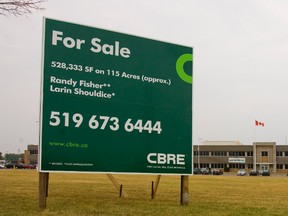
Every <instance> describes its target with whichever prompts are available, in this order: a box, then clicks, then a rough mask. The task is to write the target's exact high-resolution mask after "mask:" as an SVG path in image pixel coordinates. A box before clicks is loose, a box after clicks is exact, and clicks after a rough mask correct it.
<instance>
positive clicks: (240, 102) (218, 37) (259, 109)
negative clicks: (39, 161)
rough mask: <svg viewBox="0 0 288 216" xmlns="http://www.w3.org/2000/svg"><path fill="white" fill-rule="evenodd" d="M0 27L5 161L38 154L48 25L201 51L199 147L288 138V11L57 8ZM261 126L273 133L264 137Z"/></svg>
mask: <svg viewBox="0 0 288 216" xmlns="http://www.w3.org/2000/svg"><path fill="white" fill-rule="evenodd" d="M43 6H44V7H45V8H46V10H44V11H42V12H38V13H34V15H29V16H22V17H13V16H9V17H5V16H1V17H0V25H1V33H0V71H1V79H0V97H1V106H0V130H1V133H0V152H3V153H7V152H9V153H11V152H17V151H18V149H20V151H21V152H22V151H23V150H24V149H25V148H26V146H27V145H28V144H38V123H37V121H38V119H39V103H40V75H41V46H42V45H41V42H42V17H43V16H47V17H49V18H53V19H59V20H64V21H68V22H74V23H79V24H83V25H88V26H94V27H98V28H104V29H109V30H114V31H120V32H124V33H128V34H133V35H137V36H143V37H148V38H153V39H157V40H162V41H168V42H172V43H177V44H183V45H187V46H192V47H193V48H194V56H193V60H194V63H193V64H194V65H193V69H194V70H193V72H194V75H193V84H194V86H193V88H194V89H193V91H194V92H193V93H194V98H193V117H194V119H193V142H194V143H195V144H197V143H198V138H202V139H204V140H239V141H240V142H242V143H244V144H251V143H252V142H253V139H254V137H255V132H256V139H257V140H258V141H276V142H277V144H285V143H286V141H285V138H286V136H288V124H287V122H288V100H287V99H288V97H287V93H288V85H287V82H288V74H287V73H288V13H287V11H288V1H285V0H241V1H231V0H201V1H198V0H178V1H172V0H168V1H167V0H138V1H133V0H121V1H119V0H105V1H104V0H93V1H92V0H90V1H89V0H85V1H81V2H80V1H75V0H61V1H60V0H48V2H46V3H44V4H43ZM254 120H259V121H262V122H264V123H265V127H264V128H262V127H261V128H259V127H257V128H255V126H254Z"/></svg>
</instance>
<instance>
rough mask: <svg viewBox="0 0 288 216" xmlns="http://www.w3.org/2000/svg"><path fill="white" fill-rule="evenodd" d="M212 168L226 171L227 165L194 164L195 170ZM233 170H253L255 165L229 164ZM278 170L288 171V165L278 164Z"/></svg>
mask: <svg viewBox="0 0 288 216" xmlns="http://www.w3.org/2000/svg"><path fill="white" fill-rule="evenodd" d="M196 167H197V168H198V167H199V168H211V169H224V168H225V167H227V164H206V163H200V164H198V163H194V168H196ZM229 168H231V169H253V164H229ZM277 169H279V170H282V169H285V170H288V164H277Z"/></svg>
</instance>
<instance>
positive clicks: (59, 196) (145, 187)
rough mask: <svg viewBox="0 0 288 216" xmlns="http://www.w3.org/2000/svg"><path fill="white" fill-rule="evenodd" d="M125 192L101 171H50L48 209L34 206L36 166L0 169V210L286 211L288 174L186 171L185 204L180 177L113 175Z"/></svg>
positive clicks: (124, 212) (54, 212) (92, 212)
mask: <svg viewBox="0 0 288 216" xmlns="http://www.w3.org/2000/svg"><path fill="white" fill-rule="evenodd" d="M114 177H115V178H116V179H117V180H118V182H119V183H121V184H123V188H124V190H125V191H126V192H127V193H128V195H129V197H126V198H119V192H118V191H117V190H116V188H115V187H114V185H113V184H112V183H111V182H110V180H109V179H108V177H107V176H106V175H104V174H66V173H65V174H64V173H50V179H49V197H48V199H47V209H45V210H43V211H41V210H40V209H39V208H38V173H37V171H35V170H0V215H1V216H2V215H3V216H8V215H9V216H10V215H25V216H30V215H31V216H32V215H33V216H34V215H43V216H46V215H47V216H48V215H49V216H50V215H57V216H60V215H61V216H62V215H63V216H68V215H69V216H71V215H72V216H73V215H145V216H146V215H157V216H161V215H165V216H166V215H197V216H198V215H205V216H206V215H215V216H219V215H239V216H240V215H241V216H243V215H259V216H260V215H261V216H263V215H287V214H288V199H287V198H286V197H287V195H288V177H287V176H271V177H260V176H257V177H250V176H246V177H238V176H234V175H233V176H191V177H190V178H189V187H190V188H189V189H190V204H189V206H180V176H162V178H161V181H160V185H159V188H158V192H157V195H156V198H155V199H154V200H151V182H152V181H155V179H156V176H150V175H114Z"/></svg>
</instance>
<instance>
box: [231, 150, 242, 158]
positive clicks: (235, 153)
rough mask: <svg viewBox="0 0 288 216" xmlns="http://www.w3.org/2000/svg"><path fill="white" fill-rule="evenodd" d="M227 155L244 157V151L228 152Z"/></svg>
mask: <svg viewBox="0 0 288 216" xmlns="http://www.w3.org/2000/svg"><path fill="white" fill-rule="evenodd" d="M229 156H241V157H244V156H245V152H244V151H236V152H229Z"/></svg>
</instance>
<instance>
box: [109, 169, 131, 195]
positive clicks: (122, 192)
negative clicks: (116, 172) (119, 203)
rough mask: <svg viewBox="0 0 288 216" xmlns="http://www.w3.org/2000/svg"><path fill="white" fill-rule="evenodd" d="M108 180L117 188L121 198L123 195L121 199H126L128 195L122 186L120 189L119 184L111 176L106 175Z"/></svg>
mask: <svg viewBox="0 0 288 216" xmlns="http://www.w3.org/2000/svg"><path fill="white" fill-rule="evenodd" d="M107 176H108V178H109V179H110V180H111V182H112V183H113V184H114V186H115V187H116V188H117V190H118V191H119V193H120V190H121V196H122V195H123V197H128V194H127V193H126V192H125V191H123V186H122V189H121V186H120V184H119V183H118V182H117V180H116V179H115V178H114V177H113V176H112V174H107Z"/></svg>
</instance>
